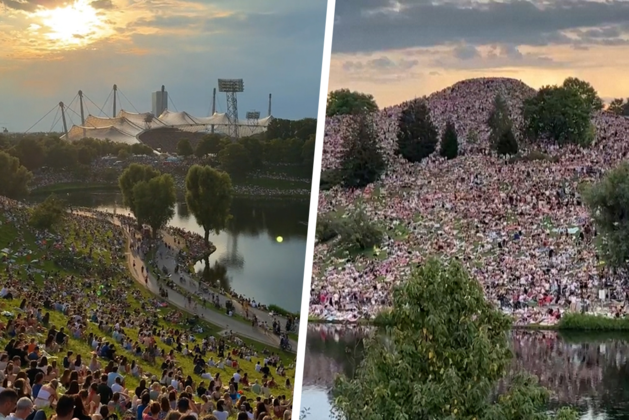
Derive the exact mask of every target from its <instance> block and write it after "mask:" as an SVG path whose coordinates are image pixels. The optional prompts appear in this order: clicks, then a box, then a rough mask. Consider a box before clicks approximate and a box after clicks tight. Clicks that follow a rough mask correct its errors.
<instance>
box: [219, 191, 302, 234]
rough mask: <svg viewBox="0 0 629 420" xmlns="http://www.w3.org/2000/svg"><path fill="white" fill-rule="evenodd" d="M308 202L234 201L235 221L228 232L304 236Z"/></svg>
mask: <svg viewBox="0 0 629 420" xmlns="http://www.w3.org/2000/svg"><path fill="white" fill-rule="evenodd" d="M308 204H309V203H308V201H307V200H289V201H283V200H253V199H242V198H235V199H234V201H233V202H232V207H231V214H232V216H233V217H232V219H231V220H230V221H229V224H228V227H227V231H228V232H229V233H231V234H232V235H240V234H245V235H250V236H258V235H260V234H261V233H264V232H266V233H267V234H268V235H269V237H271V238H273V239H275V238H276V237H278V236H282V237H283V238H285V239H289V238H291V237H295V236H296V237H305V236H306V234H307V231H308V228H307V226H306V224H304V223H305V222H307V221H308Z"/></svg>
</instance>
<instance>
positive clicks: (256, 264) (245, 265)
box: [33, 192, 309, 312]
mask: <svg viewBox="0 0 629 420" xmlns="http://www.w3.org/2000/svg"><path fill="white" fill-rule="evenodd" d="M44 198H45V197H44ZM62 198H64V199H65V200H66V201H67V202H68V203H69V204H70V205H73V206H82V207H92V208H95V209H98V210H104V211H113V210H114V209H117V212H118V213H122V214H124V210H123V208H122V196H121V195H120V194H117V193H100V192H76V193H69V194H63V195H62ZM33 199H34V200H37V199H42V198H41V197H34V198H33ZM308 208H309V202H308V201H307V200H279V199H272V200H265V199H249V198H235V199H234V201H233V203H232V209H231V213H232V215H233V218H232V220H231V221H230V223H229V227H228V228H227V230H226V231H223V232H221V233H220V234H219V235H214V234H210V241H212V242H213V243H214V245H216V248H217V250H216V252H215V253H214V254H212V255H211V256H210V260H209V262H210V276H211V278H212V279H213V280H214V281H217V282H219V283H220V284H221V285H222V286H223V287H229V288H231V289H233V290H235V291H236V292H237V293H240V294H242V295H244V296H247V297H250V298H253V299H255V300H256V301H258V302H261V303H264V304H276V305H279V306H280V307H282V308H285V309H287V310H289V311H291V312H299V309H300V304H301V292H302V283H303V271H304V259H305V252H306V235H307V223H308ZM170 225H171V226H176V227H180V228H184V229H187V230H189V231H193V232H197V233H199V234H201V235H203V228H201V227H200V226H199V225H198V224H197V222H196V220H195V218H194V216H192V215H191V214H190V213H189V212H188V208H187V206H186V204H185V203H179V204H178V205H177V206H176V208H175V216H174V217H173V219H172V220H171V221H170ZM278 237H281V238H282V239H281V240H282V241H281V242H279V241H278V240H277V238H278ZM203 266H204V264H203V262H200V263H199V264H197V269H198V270H202V269H203Z"/></svg>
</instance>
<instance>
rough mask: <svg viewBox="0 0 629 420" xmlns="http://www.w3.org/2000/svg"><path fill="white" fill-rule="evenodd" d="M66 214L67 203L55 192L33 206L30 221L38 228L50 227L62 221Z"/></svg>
mask: <svg viewBox="0 0 629 420" xmlns="http://www.w3.org/2000/svg"><path fill="white" fill-rule="evenodd" d="M65 216H66V204H65V203H64V202H63V201H62V200H60V199H58V198H57V197H56V196H55V195H54V194H53V195H50V196H48V198H46V200H44V201H43V202H41V203H39V204H38V205H36V206H35V207H34V208H33V210H32V212H31V215H30V218H29V223H30V224H31V226H33V227H35V228H37V229H50V228H52V227H54V226H56V225H58V224H59V223H61V222H62V221H63V219H64V218H65Z"/></svg>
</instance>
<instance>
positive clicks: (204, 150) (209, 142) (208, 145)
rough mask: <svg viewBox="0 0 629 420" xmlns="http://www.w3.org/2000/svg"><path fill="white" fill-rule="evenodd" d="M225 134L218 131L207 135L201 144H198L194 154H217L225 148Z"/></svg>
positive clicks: (197, 155) (199, 155)
mask: <svg viewBox="0 0 629 420" xmlns="http://www.w3.org/2000/svg"><path fill="white" fill-rule="evenodd" d="M224 145H225V144H224V143H223V136H221V135H220V134H216V133H211V134H208V135H206V136H205V137H203V138H202V139H201V141H200V142H199V144H197V148H196V149H195V151H194V155H195V156H196V157H199V158H201V157H203V156H205V155H209V154H210V153H211V154H216V153H218V152H220V151H221V150H222V149H223V146H224Z"/></svg>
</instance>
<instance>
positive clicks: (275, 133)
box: [266, 118, 293, 141]
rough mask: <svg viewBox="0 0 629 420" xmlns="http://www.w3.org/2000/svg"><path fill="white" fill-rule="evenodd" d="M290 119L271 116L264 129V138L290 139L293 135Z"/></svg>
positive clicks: (268, 139)
mask: <svg viewBox="0 0 629 420" xmlns="http://www.w3.org/2000/svg"><path fill="white" fill-rule="evenodd" d="M291 123H292V121H290V120H285V119H283V118H273V119H272V120H271V122H270V123H269V125H268V127H267V129H266V140H267V141H271V140H275V139H290V138H291V137H293V127H292V124H291Z"/></svg>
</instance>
